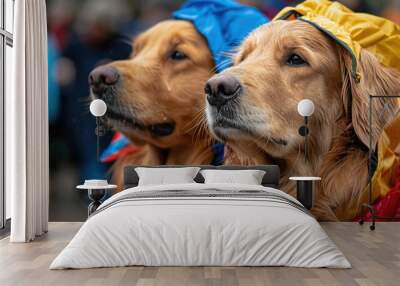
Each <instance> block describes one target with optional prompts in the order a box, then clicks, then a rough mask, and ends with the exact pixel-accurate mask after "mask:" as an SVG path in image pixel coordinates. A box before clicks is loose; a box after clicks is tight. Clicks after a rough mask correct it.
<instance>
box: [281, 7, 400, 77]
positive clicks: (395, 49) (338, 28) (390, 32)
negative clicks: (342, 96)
mask: <svg viewBox="0 0 400 286" xmlns="http://www.w3.org/2000/svg"><path fill="white" fill-rule="evenodd" d="M295 19H298V20H302V21H305V22H308V23H310V24H311V25H313V26H314V27H316V28H317V29H319V30H321V31H322V32H324V33H325V34H326V35H327V36H329V37H331V38H332V39H333V40H335V41H336V42H337V43H338V44H340V45H341V46H343V47H344V48H345V49H346V50H347V51H348V52H349V53H350V54H351V56H352V58H353V66H352V74H353V76H354V77H355V78H356V79H358V80H359V74H358V73H357V64H358V60H359V58H360V51H361V48H363V49H366V50H368V51H369V52H371V53H372V54H374V56H375V57H376V58H377V59H378V60H379V62H380V63H381V64H382V65H384V66H386V67H392V68H395V69H397V70H399V71H400V52H399V51H400V27H399V26H398V25H396V24H395V23H393V22H391V21H389V20H387V19H384V18H381V17H377V16H374V15H369V14H364V13H355V12H353V11H352V10H350V9H349V8H347V7H346V6H344V5H342V4H340V3H338V2H331V1H328V0H306V1H304V2H303V3H301V4H299V5H297V6H296V7H286V8H284V9H282V10H281V11H280V12H279V13H278V14H277V15H276V16H275V18H274V20H295Z"/></svg>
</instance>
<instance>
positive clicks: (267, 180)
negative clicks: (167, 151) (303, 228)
mask: <svg viewBox="0 0 400 286" xmlns="http://www.w3.org/2000/svg"><path fill="white" fill-rule="evenodd" d="M136 167H147V168H183V167H200V168H201V169H217V170H263V171H265V175H264V177H263V180H262V183H261V184H262V185H263V186H265V187H271V188H275V189H279V178H280V170H279V167H278V166H277V165H257V166H239V165H230V166H211V165H197V166H195V165H189V166H186V165H162V166H148V165H147V166H133V165H132V166H127V167H125V169H124V189H128V188H133V187H136V186H137V185H138V182H139V177H138V174H137V173H136V171H135V168H136ZM194 180H195V181H196V182H197V183H204V178H203V176H202V175H201V174H200V173H198V174H197V176H196V177H195V178H194Z"/></svg>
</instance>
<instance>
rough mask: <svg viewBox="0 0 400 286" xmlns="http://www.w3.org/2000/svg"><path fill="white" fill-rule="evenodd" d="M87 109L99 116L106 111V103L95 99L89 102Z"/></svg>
mask: <svg viewBox="0 0 400 286" xmlns="http://www.w3.org/2000/svg"><path fill="white" fill-rule="evenodd" d="M89 110H90V113H91V114H92V115H93V116H96V117H100V116H103V115H104V114H105V113H106V111H107V105H106V103H105V102H104V101H103V100H101V99H95V100H93V101H92V102H91V103H90V107H89Z"/></svg>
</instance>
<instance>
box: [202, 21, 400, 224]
mask: <svg viewBox="0 0 400 286" xmlns="http://www.w3.org/2000/svg"><path fill="white" fill-rule="evenodd" d="M234 62H235V64H234V66H233V67H231V68H229V69H226V70H225V71H223V72H222V73H220V74H218V75H215V76H214V77H213V78H211V79H210V80H209V81H208V83H207V84H206V87H205V89H206V94H207V100H208V103H207V112H206V115H207V120H208V122H209V126H210V129H211V131H212V133H213V134H214V136H215V137H217V138H219V139H220V140H222V141H224V142H225V143H226V148H227V152H226V154H225V161H226V164H232V163H244V164H264V163H266V162H270V161H271V160H272V161H274V162H276V163H278V164H279V165H280V167H281V171H282V178H281V185H282V188H283V190H284V191H285V192H288V193H290V194H291V195H295V190H296V187H295V184H294V183H293V182H291V181H289V177H290V176H302V175H303V176H307V175H315V176H320V177H321V178H322V181H321V182H320V183H319V184H318V185H317V190H316V192H317V193H316V194H317V200H316V204H315V207H314V208H313V209H312V211H313V213H314V214H315V215H316V216H317V217H318V218H319V219H320V220H337V219H340V220H347V219H351V218H353V217H354V216H355V215H356V212H357V210H358V207H359V206H360V204H361V202H362V199H361V198H362V194H363V190H364V189H365V187H366V186H367V184H368V150H369V149H368V147H367V146H369V144H368V143H369V136H370V134H369V132H368V130H369V128H368V118H369V117H368V106H369V95H383V96H391V95H399V94H400V77H399V74H398V73H397V72H396V71H395V70H393V69H389V68H385V67H383V66H381V65H380V64H379V62H378V61H377V59H376V58H375V57H374V56H373V55H372V54H371V53H369V52H368V51H366V50H362V52H361V58H360V59H359V66H358V70H359V72H360V75H361V81H360V82H358V80H356V79H355V78H354V77H353V76H352V74H351V67H352V59H351V56H350V54H349V53H348V52H347V51H346V50H345V49H344V48H343V47H341V46H339V45H338V44H336V43H335V42H334V41H333V40H332V39H330V38H328V37H327V36H326V35H325V34H323V33H322V32H320V31H319V30H317V29H316V28H315V27H313V26H311V25H310V24H308V23H305V22H302V21H299V20H296V21H281V20H279V21H274V22H271V23H270V24H267V25H264V26H261V27H260V28H258V29H257V30H255V31H253V32H252V33H251V34H250V35H249V37H248V38H247V39H246V40H245V41H244V42H243V43H242V45H241V46H240V48H239V49H238V52H237V53H236V55H235V56H234ZM304 98H308V99H311V100H312V101H313V102H314V104H315V113H314V114H313V115H312V117H310V119H309V129H310V134H309V136H308V137H309V139H308V140H309V160H308V161H307V162H305V159H304V154H303V153H304V138H303V137H301V136H300V135H299V134H298V129H299V127H300V126H302V125H303V118H302V117H301V116H300V115H298V113H297V104H298V102H299V101H300V100H301V99H304ZM373 102H374V103H373V105H372V111H373V118H374V122H373V134H372V142H373V145H375V144H376V142H377V139H378V137H379V135H380V133H381V131H382V128H384V124H385V122H389V121H390V120H391V119H392V118H393V116H394V114H395V109H396V102H395V100H393V99H391V100H384V99H374V101H373ZM385 104H386V106H385V107H386V108H383V107H384V105H385Z"/></svg>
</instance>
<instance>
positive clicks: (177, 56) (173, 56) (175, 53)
mask: <svg viewBox="0 0 400 286" xmlns="http://www.w3.org/2000/svg"><path fill="white" fill-rule="evenodd" d="M169 58H170V59H171V60H174V61H181V60H184V59H186V58H187V56H186V55H185V54H184V53H182V52H179V51H173V52H172V53H171V54H170V55H169Z"/></svg>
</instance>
